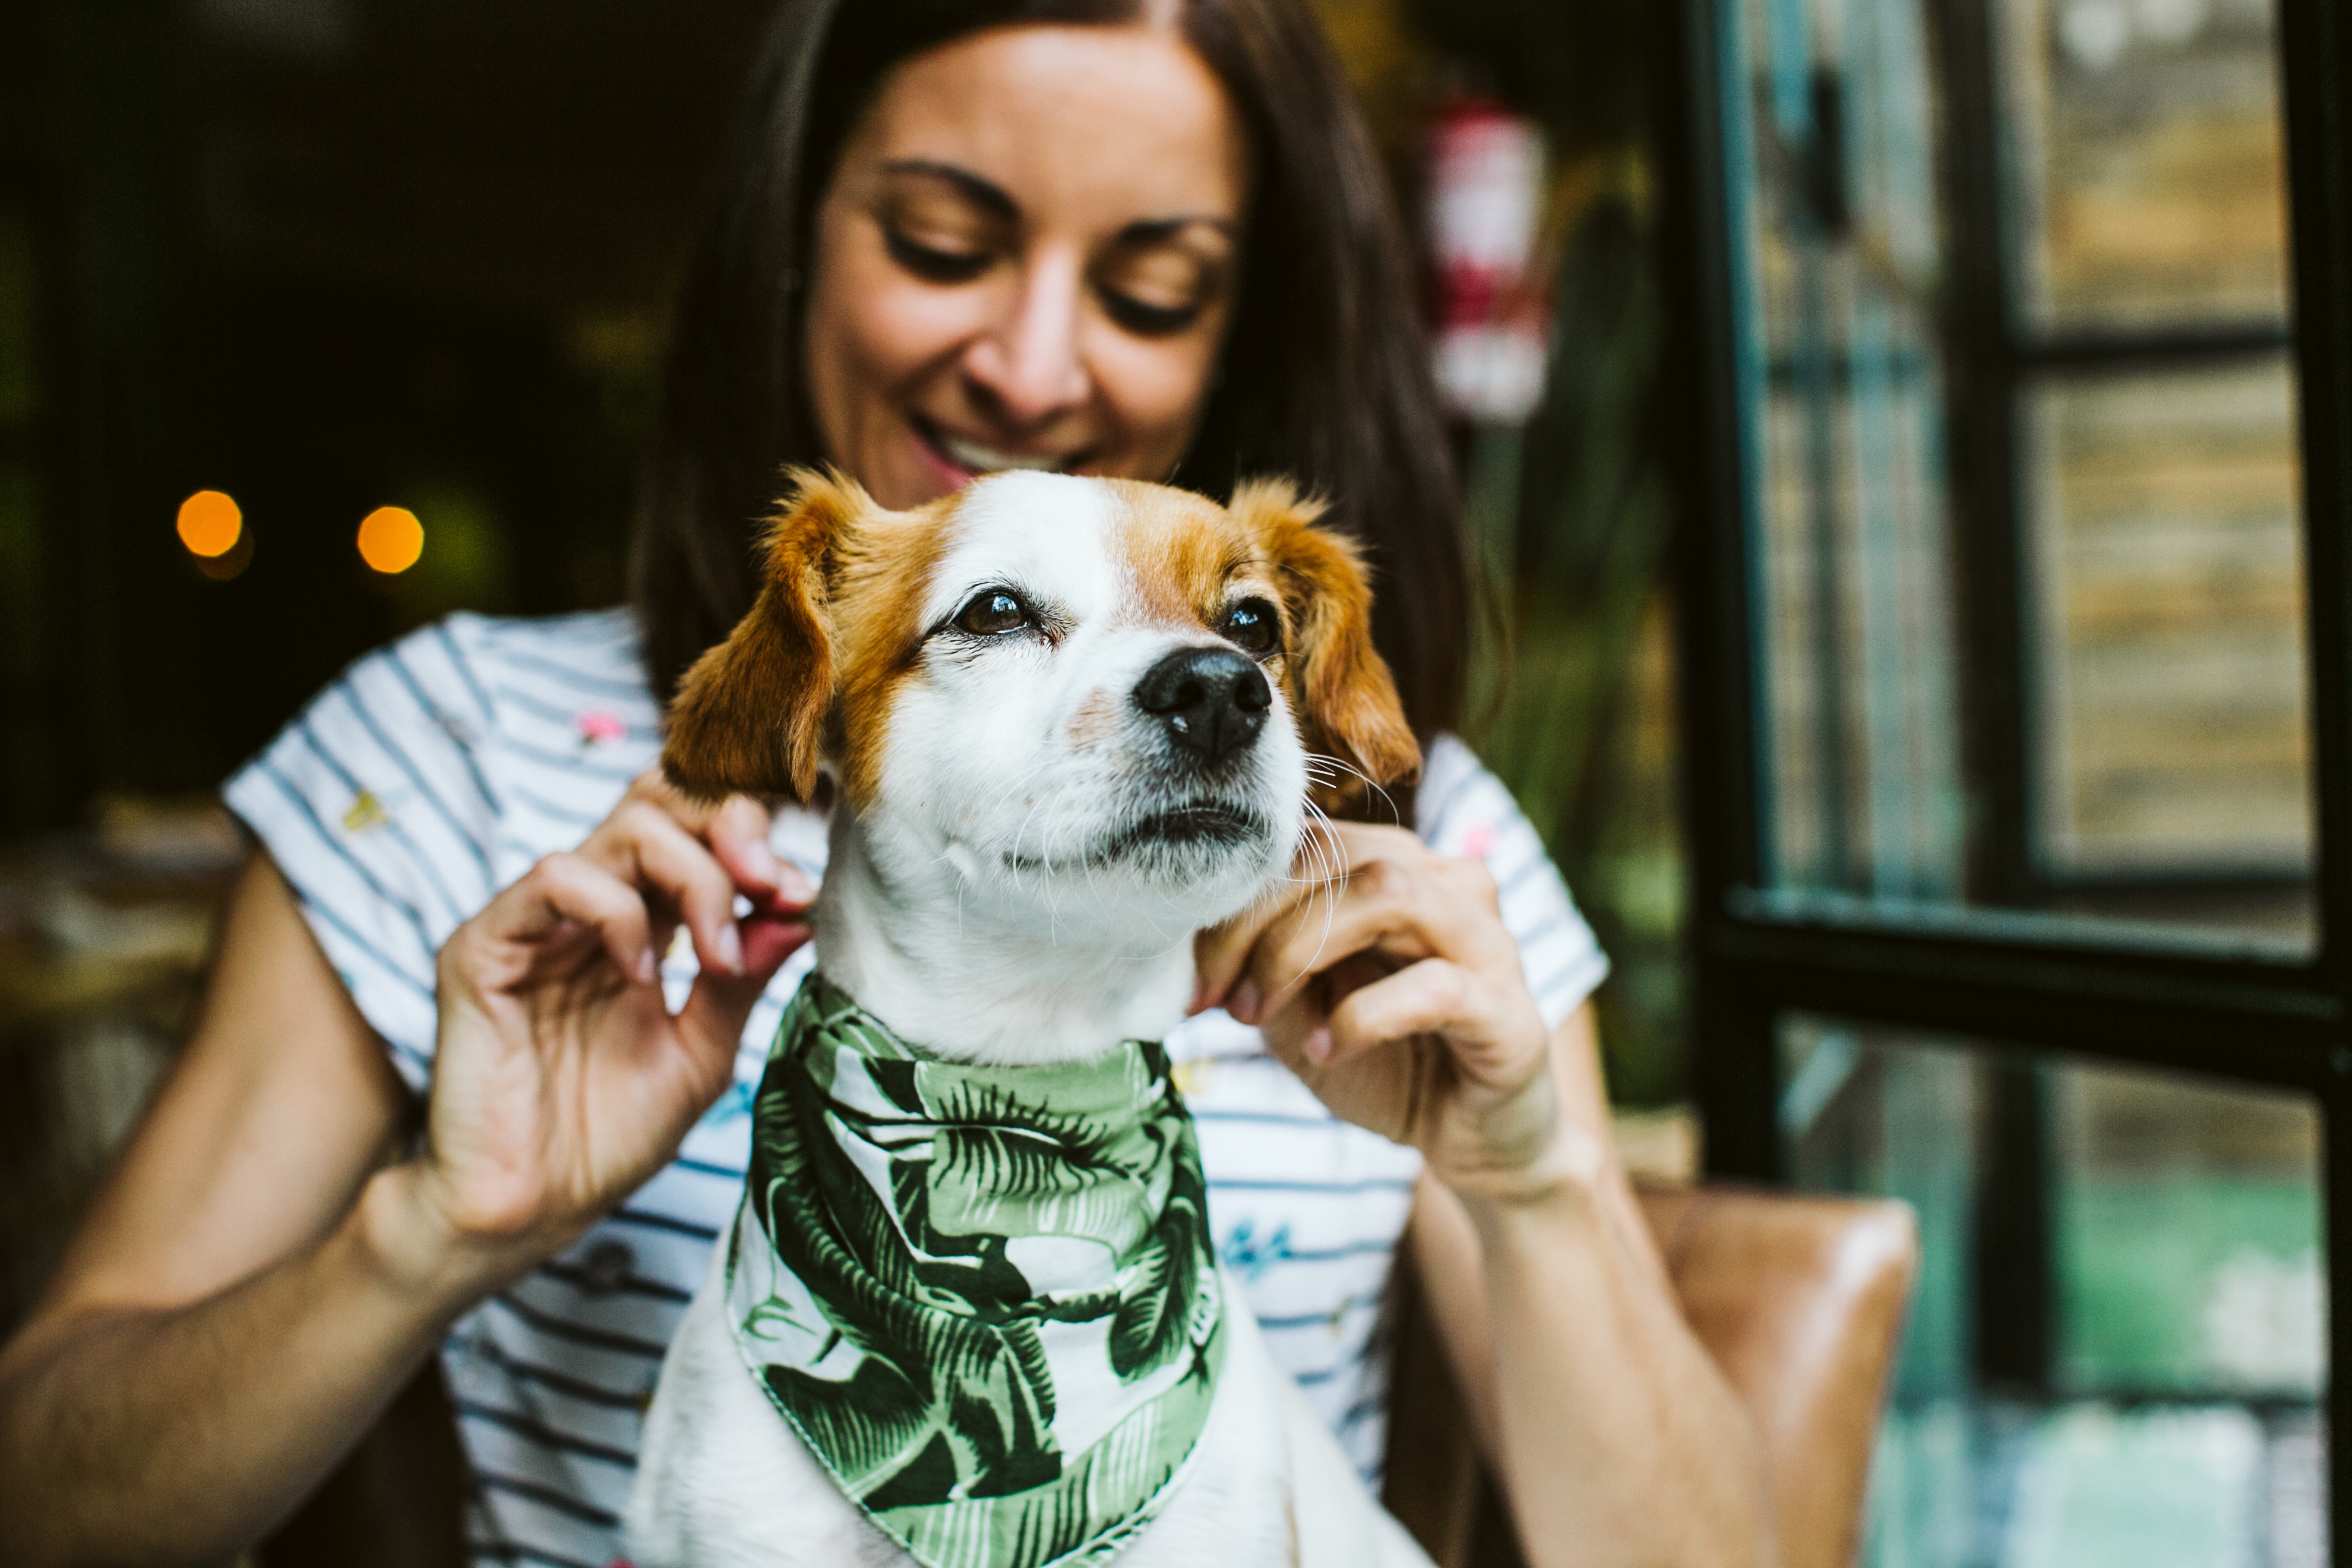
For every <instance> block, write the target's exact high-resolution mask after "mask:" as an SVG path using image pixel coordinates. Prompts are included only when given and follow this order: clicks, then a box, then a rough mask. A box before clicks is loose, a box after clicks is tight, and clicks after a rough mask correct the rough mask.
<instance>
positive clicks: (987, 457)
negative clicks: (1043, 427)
mask: <svg viewBox="0 0 2352 1568" xmlns="http://www.w3.org/2000/svg"><path fill="white" fill-rule="evenodd" d="M940 451H942V452H945V453H946V454H947V456H948V461H950V462H951V463H953V464H954V465H955V466H956V467H957V468H961V469H963V470H965V471H966V472H967V473H974V474H992V473H995V472H997V471H998V470H999V469H1002V468H1040V469H1043V468H1058V467H1060V466H1061V459H1059V458H1018V457H1015V456H1013V454H1012V453H1010V452H1000V451H998V450H997V449H996V448H995V447H983V446H981V445H980V444H979V443H978V442H974V441H960V440H958V439H957V438H956V437H953V436H950V435H949V434H947V432H945V431H941V432H940Z"/></svg>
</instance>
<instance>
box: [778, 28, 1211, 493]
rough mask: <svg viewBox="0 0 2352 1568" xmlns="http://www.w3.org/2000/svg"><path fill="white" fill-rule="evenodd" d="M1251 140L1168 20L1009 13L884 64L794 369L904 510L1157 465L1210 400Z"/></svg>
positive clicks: (825, 212)
mask: <svg viewBox="0 0 2352 1568" xmlns="http://www.w3.org/2000/svg"><path fill="white" fill-rule="evenodd" d="M1247 166H1248V161H1247V154H1246V150H1245V148H1244V142H1243V135H1242V131H1241V127H1240V125H1239V124H1238V123H1237V121H1235V119H1234V112H1233V109H1232V106H1231V105H1230V104H1229V103H1227V101H1226V100H1225V94H1224V89H1223V87H1222V86H1221V85H1220V84H1219V82H1218V80H1217V79H1216V78H1215V77H1214V76H1213V74H1211V72H1210V71H1209V68H1207V67H1206V66H1205V65H1203V64H1202V61H1201V59H1200V58H1199V57H1198V56H1196V55H1194V54H1193V53H1192V50H1191V49H1190V48H1188V47H1186V46H1185V45H1184V43H1183V42H1182V41H1181V39H1180V38H1178V37H1174V36H1173V35H1172V34H1170V33H1167V32H1164V31H1161V30H1159V29H1155V28H1146V27H1072V26H1021V27H1008V28H1002V29H998V30H995V31H991V32H985V33H979V34H975V35H972V36H971V37H965V38H961V39H958V40H956V41H955V42H953V43H950V44H947V45H944V46H942V47H940V48H938V49H935V50H933V51H931V52H930V53H929V54H925V55H920V56H918V57H917V58H914V59H911V60H908V61H907V62H906V63H905V64H903V65H901V66H900V67H898V69H897V70H895V71H894V72H892V73H891V74H890V75H889V76H887V77H886V78H885V79H884V80H883V84H882V87H881V89H880V92H879V94H878V96H877V99H876V100H875V103H874V105H873V107H872V109H871V110H868V111H867V113H866V117H865V119H864V120H863V121H861V122H860V123H859V124H858V126H857V127H856V130H855V131H854V132H852V133H851V136H850V140H849V143H848V145H847V147H846V148H845V150H844V152H843V154H842V160H841V166H840V169H839V171H838V173H837V174H835V177H834V181H833V184H832V185H831V187H830V188H829V189H828V190H827V191H826V193H825V196H824V205H823V206H822V207H821V208H820V210H819V215H818V219H817V228H816V234H815V237H814V239H815V244H814V253H813V260H812V263H811V268H810V270H811V278H810V287H809V300H808V365H807V373H808V384H809V392H810V396H811V400H812V401H813V403H814V406H815V413H816V420H817V427H818V432H819V434H820V435H821V436H822V437H823V438H824V445H825V449H826V452H827V455H828V456H830V457H831V458H833V460H834V461H835V462H836V463H838V464H839V465H840V466H841V467H843V468H845V469H846V470H848V472H849V473H850V474H851V475H853V476H854V477H855V478H856V479H857V480H858V481H859V482H860V483H862V484H863V485H865V486H866V489H868V490H870V491H872V492H873V494H874V497H875V499H876V500H878V501H880V502H881V503H882V504H883V505H885V506H887V507H894V508H906V507H911V506H919V505H920V504H921V503H923V502H924V501H927V500H933V499H934V498H936V497H939V496H941V495H945V494H946V493H948V492H949V491H950V490H952V489H956V488H957V487H959V486H961V485H962V484H963V483H964V482H965V481H967V480H968V479H971V478H972V477H973V476H974V475H975V474H980V473H985V472H988V471H990V470H992V469H996V468H1015V467H1018V468H1057V469H1062V470H1065V471H1068V472H1083V473H1090V474H1105V475H1111V476H1116V477H1123V478H1129V479H1165V478H1166V477H1167V476H1168V474H1169V473H1170V472H1171V470H1172V469H1173V468H1175V467H1176V464H1177V461H1178V460H1179V459H1180V458H1182V457H1183V455H1184V449H1185V447H1186V446H1187V444H1188V443H1189V442H1190V440H1191V437H1192V426H1193V424H1194V422H1195V421H1196V420H1197V418H1198V417H1199V415H1200V411H1201V405H1202V402H1203V400H1204V399H1205V398H1206V396H1207V394H1208V390H1209V384H1210V380H1211V377H1212V374H1213V371H1214V368H1215V365H1216V360H1217V353H1218V350H1219V347H1220V345H1221V343H1222V342H1223V335H1224V328H1225V322H1226V320H1227V317H1228V313H1229V311H1230V309H1231V299H1232V292H1233V289H1234V280H1235V278H1236V274H1237V271H1238V268H1239V264H1240V247H1241V238H1242V236H1241V218H1242V212H1243V208H1244V203H1245V202H1246V200H1247V197H1248V191H1247V178H1248V175H1247Z"/></svg>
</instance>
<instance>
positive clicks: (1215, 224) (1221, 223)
mask: <svg viewBox="0 0 2352 1568" xmlns="http://www.w3.org/2000/svg"><path fill="white" fill-rule="evenodd" d="M1195 225H1198V226H1202V227H1206V228H1213V229H1215V230H1216V231H1217V232H1218V233H1219V234H1222V235H1223V236H1224V237H1226V238H1227V239H1231V238H1233V237H1234V236H1235V235H1237V234H1238V233H1240V231H1241V226H1240V225H1239V224H1237V223H1234V221H1233V220H1232V219H1230V218H1222V217H1147V218H1138V219H1137V220H1136V221H1135V222H1133V223H1131V224H1129V225H1128V226H1126V227H1125V228H1122V229H1120V230H1119V231H1118V239H1119V243H1120V244H1121V245H1158V244H1160V242H1162V241H1163V240H1170V239H1173V238H1175V237H1177V236H1178V235H1180V234H1181V233H1183V232H1184V231H1185V230H1186V229H1188V228H1191V227H1192V226H1195Z"/></svg>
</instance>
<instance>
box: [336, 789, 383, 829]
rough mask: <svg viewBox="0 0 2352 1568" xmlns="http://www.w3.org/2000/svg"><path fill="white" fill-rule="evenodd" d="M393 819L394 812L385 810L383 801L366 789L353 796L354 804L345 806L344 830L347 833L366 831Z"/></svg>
mask: <svg viewBox="0 0 2352 1568" xmlns="http://www.w3.org/2000/svg"><path fill="white" fill-rule="evenodd" d="M391 820H392V814H391V813H390V812H388V811H386V810H384V808H383V802H382V801H380V800H378V799H376V797H375V796H374V795H372V794H371V793H369V792H368V791H366V790H362V791H360V793H359V794H357V795H353V796H352V804H351V805H347V806H345V807H344V808H343V831H344V832H346V833H365V832H367V831H369V830H370V829H372V828H377V827H382V826H383V825H384V824H385V823H387V822H390V821H391Z"/></svg>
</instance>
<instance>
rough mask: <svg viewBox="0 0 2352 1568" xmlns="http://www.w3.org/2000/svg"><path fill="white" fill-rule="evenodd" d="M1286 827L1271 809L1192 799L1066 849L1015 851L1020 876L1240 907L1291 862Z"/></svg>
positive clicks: (1011, 858)
mask: <svg viewBox="0 0 2352 1568" xmlns="http://www.w3.org/2000/svg"><path fill="white" fill-rule="evenodd" d="M1280 837H1282V835H1281V831H1280V829H1279V828H1278V827H1277V826H1276V824H1275V822H1274V821H1273V820H1272V819H1271V818H1269V817H1268V816H1266V815H1265V813H1263V812H1260V811H1257V810H1255V809H1253V808H1251V807H1249V806H1246V805H1237V804H1234V803H1232V802H1228V801H1188V802H1184V803H1181V804H1179V805H1171V806H1165V807H1160V808H1158V809H1154V810H1150V811H1146V812H1144V813H1143V814H1141V815H1139V816H1135V817H1133V818H1131V819H1129V821H1127V822H1124V823H1121V824H1118V825H1117V826H1112V827H1109V828H1108V829H1106V830H1104V831H1101V832H1099V833H1097V834H1096V835H1094V836H1092V837H1089V838H1087V839H1086V840H1085V841H1083V842H1082V843H1081V844H1080V845H1078V846H1076V847H1073V848H1072V849H1071V850H1070V851H1068V852H1066V853H1064V854H1058V855H1055V854H1044V853H1038V852H1035V851H1034V850H1033V851H1031V852H1029V853H1026V854H1020V855H1014V854H1011V853H1008V854H1006V855H1005V856H1004V857H1003V864H1004V867H1005V868H1006V869H1007V870H1008V871H1011V872H1012V873H1013V875H1014V876H1015V877H1019V878H1028V877H1034V876H1040V875H1042V876H1047V877H1061V876H1067V877H1071V878H1073V879H1081V880H1083V881H1085V882H1086V883H1087V884H1088V885H1089V886H1091V887H1093V888H1094V889H1097V890H1098V891H1104V890H1108V889H1111V888H1115V887H1117V886H1118V885H1121V884H1124V885H1125V886H1127V887H1129V888H1137V889H1149V890H1150V891H1152V892H1154V893H1156V894H1159V895H1160V896H1161V897H1164V898H1171V899H1175V900H1181V901H1183V902H1187V903H1190V902H1192V901H1193V900H1196V899H1197V900H1202V901H1203V902H1204V903H1205V904H1213V905H1216V906H1220V912H1219V913H1218V914H1216V915H1213V916H1211V917H1209V918H1212V919H1221V918H1223V914H1224V913H1229V912H1231V911H1230V910H1223V909H1222V906H1223V905H1225V904H1231V905H1233V907H1234V909H1239V908H1241V907H1243V906H1245V905H1246V904H1247V903H1249V902H1250V900H1253V899H1255V897H1256V896H1257V895H1258V894H1259V893H1260V892H1262V891H1263V890H1264V889H1265V887H1266V886H1267V885H1268V883H1270V882H1271V881H1272V880H1273V879H1274V878H1275V877H1276V875H1278V874H1279V871H1280V869H1281V868H1282V867H1283V866H1284V865H1285V864H1286V862H1287V859H1288V856H1287V853H1286V846H1284V845H1281V844H1279V843H1278V842H1277V840H1278V839H1279V838H1280Z"/></svg>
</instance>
